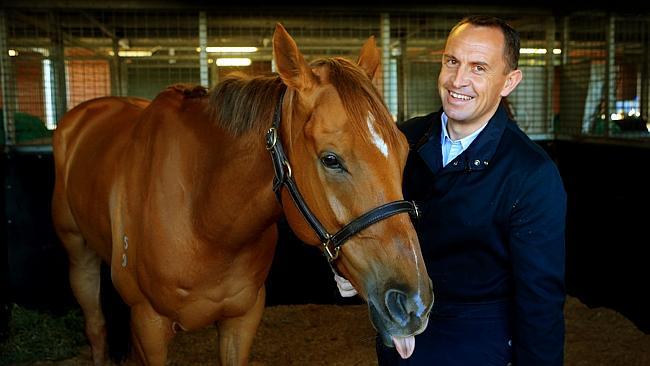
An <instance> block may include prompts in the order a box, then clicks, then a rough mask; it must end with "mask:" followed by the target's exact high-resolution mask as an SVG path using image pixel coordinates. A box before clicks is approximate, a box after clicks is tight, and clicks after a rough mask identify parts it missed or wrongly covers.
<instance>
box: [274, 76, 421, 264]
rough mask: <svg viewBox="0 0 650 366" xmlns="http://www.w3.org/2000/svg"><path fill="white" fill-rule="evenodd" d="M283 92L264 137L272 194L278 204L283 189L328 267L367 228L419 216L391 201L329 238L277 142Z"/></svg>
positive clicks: (405, 205) (412, 208) (407, 206)
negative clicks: (401, 217)
mask: <svg viewBox="0 0 650 366" xmlns="http://www.w3.org/2000/svg"><path fill="white" fill-rule="evenodd" d="M285 92H286V89H284V90H283V91H282V93H281V94H280V99H279V101H278V104H277V106H276V108H275V113H274V115H273V125H272V126H271V128H270V129H269V130H268V132H267V133H266V149H267V150H268V151H269V152H270V153H271V159H272V160H273V170H274V171H275V178H274V179H273V191H274V192H275V194H276V196H277V198H278V201H279V202H280V204H282V198H281V195H280V192H281V189H282V187H283V186H284V187H286V188H287V190H288V191H289V194H290V195H291V198H292V199H293V202H294V204H295V205H296V208H298V211H300V213H301V214H302V216H303V217H304V218H305V220H306V221H307V223H309V226H311V228H312V229H313V230H314V232H315V233H316V235H317V236H318V239H319V240H320V242H321V245H322V246H323V248H322V249H323V254H324V255H325V257H326V258H327V260H328V262H330V264H331V263H332V262H333V261H334V260H336V258H338V256H339V250H340V249H341V246H342V245H343V244H344V243H345V242H346V241H347V240H348V239H349V238H350V237H352V236H353V235H355V234H357V233H358V232H360V231H361V230H363V229H365V228H367V227H368V226H370V225H372V224H375V223H377V222H379V221H382V220H384V219H387V218H389V217H391V216H393V215H397V214H400V213H404V212H408V213H409V214H410V215H411V216H412V217H414V218H417V217H418V216H419V212H418V209H417V207H416V206H415V203H413V202H409V201H405V200H399V201H393V202H389V203H385V204H383V205H381V206H379V207H376V208H374V209H372V210H370V211H368V212H366V213H364V214H363V215H361V216H359V217H357V218H356V219H354V220H353V221H352V222H350V223H348V224H347V225H345V226H344V227H342V228H341V229H340V230H339V231H337V232H336V233H335V234H334V235H332V234H330V233H329V232H328V231H327V230H326V229H325V227H324V226H323V224H321V222H320V221H318V218H316V216H314V214H313V213H312V211H311V210H310V209H309V207H308V206H307V203H306V202H305V200H304V198H303V197H302V195H301V194H300V191H299V190H298V186H296V182H295V180H294V179H293V176H292V174H291V165H290V164H289V161H288V160H287V156H286V155H285V153H284V149H283V147H282V142H281V141H280V137H279V131H280V119H281V118H282V101H283V99H284V94H285Z"/></svg>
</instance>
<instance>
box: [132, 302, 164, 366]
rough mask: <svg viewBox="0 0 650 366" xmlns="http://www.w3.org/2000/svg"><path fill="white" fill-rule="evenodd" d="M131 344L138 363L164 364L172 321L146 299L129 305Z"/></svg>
mask: <svg viewBox="0 0 650 366" xmlns="http://www.w3.org/2000/svg"><path fill="white" fill-rule="evenodd" d="M131 331H132V333H133V344H134V346H135V350H136V353H137V358H138V363H139V364H140V365H164V364H165V362H166V361H167V347H168V345H169V342H170V341H171V339H172V336H173V332H172V322H171V320H169V318H167V317H164V316H162V315H160V314H158V313H157V312H156V311H155V310H154V309H153V308H152V307H151V304H149V302H147V301H143V302H140V303H137V304H135V305H133V306H132V307H131Z"/></svg>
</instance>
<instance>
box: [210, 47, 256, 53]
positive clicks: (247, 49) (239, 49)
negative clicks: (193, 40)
mask: <svg viewBox="0 0 650 366" xmlns="http://www.w3.org/2000/svg"><path fill="white" fill-rule="evenodd" d="M199 51H200V49H199ZM205 51H206V52H210V53H253V52H257V47H206V48H205Z"/></svg>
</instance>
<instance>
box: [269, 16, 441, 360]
mask: <svg viewBox="0 0 650 366" xmlns="http://www.w3.org/2000/svg"><path fill="white" fill-rule="evenodd" d="M273 48H274V60H275V63H276V67H277V70H278V73H279V74H280V77H281V78H282V80H283V82H284V83H285V84H286V85H287V87H288V88H287V92H286V95H285V97H284V102H283V105H282V125H281V129H280V138H281V141H282V143H283V144H284V146H285V149H286V155H287V157H288V161H289V162H290V164H291V168H292V169H291V170H292V171H291V175H292V178H293V179H294V180H295V183H296V186H297V187H298V188H299V191H300V193H301V194H302V197H303V198H304V202H305V203H306V206H308V207H309V209H310V210H311V212H312V213H313V214H314V216H315V217H316V219H317V221H319V222H320V223H321V224H322V227H323V228H324V229H325V230H326V231H327V232H328V233H336V232H338V231H339V230H340V229H341V228H342V227H344V226H345V225H346V224H348V223H350V222H352V221H354V220H355V219H357V218H359V217H360V216H362V215H363V214H364V213H367V212H369V211H372V210H373V209H375V208H377V207H378V206H381V205H383V204H386V203H389V202H393V201H400V200H402V197H403V196H402V186H401V185H402V173H403V169H404V165H405V162H406V157H407V154H408V144H407V141H406V139H405V137H404V136H403V135H402V134H401V133H400V131H399V130H398V129H397V126H396V124H395V123H394V121H393V119H392V118H391V115H390V113H389V112H388V110H387V108H386V106H385V104H384V103H383V101H382V99H381V96H380V95H379V92H378V91H377V89H376V88H375V87H374V86H373V84H372V81H371V79H372V77H373V76H374V74H375V71H376V70H377V69H378V66H379V63H380V59H379V50H378V49H377V47H376V45H375V41H374V38H372V37H371V38H370V39H369V40H368V41H367V42H366V43H365V45H364V46H363V47H362V49H361V54H360V56H359V59H358V62H357V63H356V64H355V63H353V62H350V61H348V60H345V59H343V58H331V59H322V60H317V61H315V62H312V63H311V64H308V63H307V62H306V61H305V60H304V58H303V56H302V54H301V52H300V51H299V50H298V48H297V46H296V43H295V42H294V40H293V39H292V38H291V36H289V34H288V33H287V32H286V30H285V29H284V28H283V27H282V26H281V25H279V24H278V26H277V27H276V31H275V34H274V36H273ZM288 191H289V190H288V189H283V191H282V200H283V206H284V211H285V215H286V217H287V221H288V223H289V225H290V226H291V228H292V230H293V231H294V232H295V234H296V235H297V236H298V237H299V238H300V239H301V240H302V241H304V242H306V243H309V244H313V245H321V244H322V243H321V241H322V239H323V238H322V235H320V237H319V235H317V233H316V232H317V230H314V227H313V226H312V225H310V224H309V223H308V222H307V220H306V219H305V217H304V213H301V212H300V211H299V210H298V209H297V208H296V205H295V204H294V202H293V200H294V199H292V198H291V196H290V194H289V192H288ZM371 221H372V222H369V223H368V224H371V225H369V226H367V227H365V228H364V229H363V230H361V231H358V232H356V233H355V234H354V235H352V236H351V237H350V238H349V239H348V240H347V242H346V244H345V245H343V246H341V251H340V255H339V256H338V258H337V259H336V260H335V261H333V265H334V266H335V267H336V268H337V269H338V271H339V272H340V273H341V274H342V275H343V276H344V277H346V278H347V279H348V280H349V281H350V282H352V284H353V285H354V287H355V288H356V289H357V290H358V291H359V293H360V295H361V296H362V297H363V298H364V299H365V300H366V301H367V302H368V304H369V307H370V314H371V318H372V322H373V325H374V326H375V328H376V329H377V331H378V332H379V333H380V334H381V336H382V337H383V341H384V343H385V344H386V345H388V346H392V345H393V344H395V346H397V348H398V351H400V354H402V357H408V356H409V355H410V353H411V352H412V348H413V336H414V335H415V334H418V333H420V332H422V331H423V330H424V328H425V327H426V324H427V321H428V316H429V311H430V309H431V305H432V303H433V293H432V289H431V282H430V279H429V277H428V275H427V270H426V268H425V264H424V261H423V259H422V254H421V252H420V245H419V242H418V238H417V235H416V232H415V230H414V228H413V225H412V223H411V220H410V217H409V215H408V214H407V213H403V212H402V213H398V214H393V215H391V216H390V217H388V218H386V219H381V220H371ZM375 221H376V222H375ZM325 249H327V248H325Z"/></svg>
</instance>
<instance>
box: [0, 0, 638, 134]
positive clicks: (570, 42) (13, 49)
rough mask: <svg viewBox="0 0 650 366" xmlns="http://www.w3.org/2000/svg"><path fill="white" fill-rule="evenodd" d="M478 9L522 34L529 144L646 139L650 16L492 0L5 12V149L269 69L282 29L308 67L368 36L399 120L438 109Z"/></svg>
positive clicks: (516, 103)
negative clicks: (458, 30)
mask: <svg viewBox="0 0 650 366" xmlns="http://www.w3.org/2000/svg"><path fill="white" fill-rule="evenodd" d="M474 13H486V14H494V15H497V16H500V17H502V18H504V19H506V20H507V21H508V22H509V23H510V24H512V25H513V27H514V28H515V29H517V30H518V31H519V32H520V35H521V50H520V51H521V53H520V55H521V57H520V62H519V68H520V69H521V70H522V72H523V75H524V78H523V81H522V82H521V84H520V85H519V86H518V88H517V89H516V90H515V91H514V92H513V93H512V94H511V95H510V96H509V97H508V102H509V105H510V106H511V109H512V112H513V114H514V116H515V118H516V119H517V121H518V123H519V125H520V126H521V128H522V129H523V130H524V131H525V132H526V133H527V134H529V135H530V136H531V137H533V138H544V139H552V138H555V137H556V136H561V137H564V138H577V137H584V136H589V137H605V138H619V137H623V138H634V139H638V138H645V137H646V135H647V133H648V132H647V131H648V130H647V125H646V121H647V120H648V105H649V100H650V96H649V92H648V89H649V87H648V84H649V83H648V74H649V72H648V71H649V70H648V67H649V66H648V64H649V62H648V52H649V51H648V49H649V45H648V43H649V41H648V27H649V24H650V20H649V16H648V15H637V16H625V17H622V16H618V17H617V16H615V15H613V14H609V13H589V12H587V13H577V14H570V15H566V16H563V17H556V16H555V15H553V13H552V12H550V11H545V10H543V9H542V10H526V11H521V10H517V9H503V8H496V7H490V6H484V7H474V8H472V9H463V8H457V7H450V6H439V7H438V6H431V7H421V8H417V7H411V8H408V7H405V8H403V9H400V10H395V9H392V10H368V9H360V8H358V7H357V8H347V9H345V8H343V9H332V8H327V9H318V8H313V9H300V10H296V9H288V8H281V7H276V8H273V9H268V8H259V9H252V10H251V9H246V10H238V9H234V8H232V9H228V8H225V9H221V8H219V9H218V8H208V9H195V8H182V7H176V8H171V9H146V8H138V7H135V6H131V7H127V8H124V9H109V10H100V9H96V8H95V9H76V8H69V7H68V8H57V9H29V8H21V7H20V6H14V7H11V8H7V9H5V10H2V14H3V15H2V16H1V17H0V19H1V20H2V22H1V23H2V24H0V25H1V26H0V51H1V52H2V56H1V57H0V70H1V71H2V78H1V80H2V81H3V83H2V90H1V91H0V92H2V106H3V118H5V119H6V122H7V123H5V124H6V126H5V131H6V132H7V134H6V135H7V138H6V139H5V142H6V143H7V144H10V145H11V144H16V143H18V144H20V143H25V142H29V141H32V142H33V141H44V142H45V143H47V137H48V136H49V135H50V134H51V130H52V129H53V128H55V126H56V121H57V120H58V119H60V118H61V116H62V115H63V113H65V112H66V111H67V110H69V109H70V108H72V107H74V106H76V105H78V104H79V103H82V102H83V101H85V100H89V99H92V98H97V97H102V96H107V95H117V96H137V97H143V98H149V99H151V98H154V97H155V96H156V94H157V93H159V92H160V91H161V90H163V89H164V88H165V87H167V86H169V85H172V84H177V83H189V84H201V85H204V86H205V87H209V88H210V87H213V86H214V85H216V84H217V83H218V82H219V81H220V80H222V79H223V78H224V77H225V76H226V75H227V74H228V73H230V72H233V71H239V72H244V73H247V74H250V75H261V74H269V73H272V72H274V71H275V69H274V65H273V61H272V50H273V48H272V37H273V32H274V28H275V24H276V23H278V22H280V23H282V24H283V25H284V26H285V27H286V29H287V30H288V31H289V32H290V34H291V35H292V36H293V37H294V39H295V40H296V42H297V43H298V46H299V48H300V49H301V51H302V52H303V53H304V54H305V57H306V58H307V59H308V60H314V59H316V58H319V57H325V56H341V57H346V58H348V59H350V60H356V58H357V57H358V53H359V50H360V48H361V46H362V45H363V43H364V42H365V41H366V40H367V39H368V37H370V36H374V37H375V40H376V43H377V45H378V46H379V48H380V50H381V59H382V66H381V67H380V68H379V70H378V72H377V74H376V77H375V79H374V82H375V85H376V86H377V88H378V89H379V90H380V92H381V93H382V95H383V97H384V100H385V102H386V105H387V106H388V108H389V110H390V111H391V113H392V114H393V116H394V118H395V120H396V121H403V120H405V119H408V118H411V117H414V116H418V115H424V114H428V113H430V112H433V111H436V110H438V109H439V108H440V106H441V103H440V97H439V95H438V86H437V79H438V74H439V72H440V67H441V55H442V52H443V50H444V46H445V40H446V38H447V35H448V33H449V30H450V29H451V27H452V26H453V25H454V24H455V23H456V22H457V21H458V20H460V19H461V18H462V17H463V16H465V15H469V14H474ZM28 130H29V131H30V132H27V131H28ZM43 138H44V140H43ZM39 139H41V140H39Z"/></svg>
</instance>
